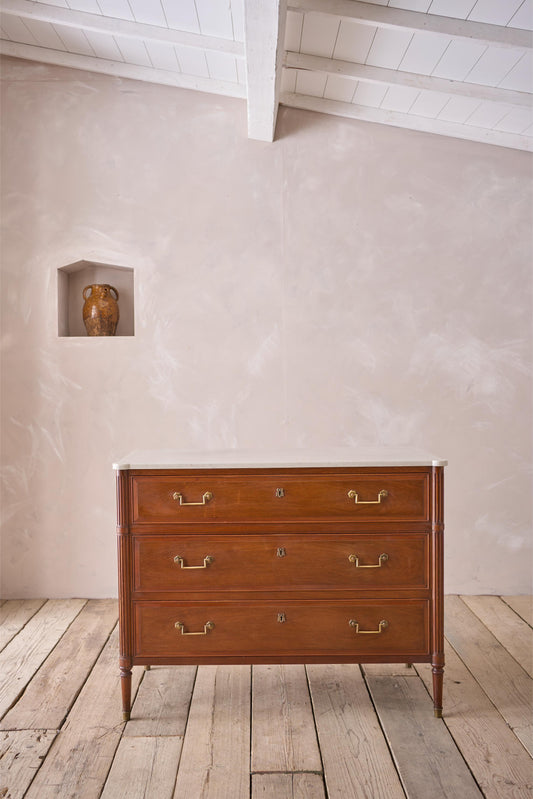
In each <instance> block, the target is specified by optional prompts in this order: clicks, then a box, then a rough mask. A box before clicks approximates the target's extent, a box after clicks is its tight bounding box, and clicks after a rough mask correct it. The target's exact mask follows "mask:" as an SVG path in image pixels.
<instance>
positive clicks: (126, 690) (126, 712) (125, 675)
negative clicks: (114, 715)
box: [120, 666, 131, 721]
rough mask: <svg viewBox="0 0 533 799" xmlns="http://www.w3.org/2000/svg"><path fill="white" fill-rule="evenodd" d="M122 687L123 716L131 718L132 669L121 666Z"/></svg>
mask: <svg viewBox="0 0 533 799" xmlns="http://www.w3.org/2000/svg"><path fill="white" fill-rule="evenodd" d="M120 688H121V690H122V718H123V720H124V721H129V720H130V712H131V669H128V668H125V667H124V666H121V667H120Z"/></svg>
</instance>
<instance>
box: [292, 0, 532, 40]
mask: <svg viewBox="0 0 533 799" xmlns="http://www.w3.org/2000/svg"><path fill="white" fill-rule="evenodd" d="M288 9H289V11H299V12H300V13H302V12H303V13H305V12H316V13H319V14H335V15H336V16H340V17H345V18H346V19H353V20H356V21H357V22H360V23H361V24H362V25H374V26H378V27H380V28H404V29H406V30H410V31H413V32H415V33H416V32H418V31H427V32H428V33H439V34H442V35H443V36H448V37H450V38H451V39H470V40H471V41H476V42H480V43H482V44H487V45H493V46H494V47H521V48H525V49H531V48H533V32H532V31H527V30H522V29H521V28H509V27H504V26H500V25H491V24H489V23H486V22H473V21H472V20H467V19H455V18H452V17H441V16H439V15H437V14H424V13H421V12H420V11H405V10H404V9H401V8H391V7H390V6H379V5H373V4H370V3H361V2H359V0H290V2H289V5H288Z"/></svg>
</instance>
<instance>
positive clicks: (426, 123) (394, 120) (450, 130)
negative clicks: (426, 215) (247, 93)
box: [280, 92, 533, 151]
mask: <svg viewBox="0 0 533 799" xmlns="http://www.w3.org/2000/svg"><path fill="white" fill-rule="evenodd" d="M280 103H281V105H285V106H289V107H290V108H301V109H304V110H307V111H318V112H319V113H322V114H332V115H333V116H339V117H347V118H349V119H358V120H361V121H363V122H376V123H378V124H382V125H392V126H393V127H397V128H408V129H411V130H417V131H423V132H426V133H436V134H438V135H440V136H451V137H452V138H455V139H467V140H469V141H477V142H483V143H484V144H496V145H498V146H500V147H510V148H512V149H515V150H528V151H532V150H533V140H532V139H531V138H528V137H527V136H522V135H520V134H517V133H505V132H503V131H499V130H490V129H485V128H477V127H474V126H473V125H463V124H460V123H457V122H446V121H444V120H442V119H431V118H429V117H422V116H417V115H415V114H405V113H401V112H398V111H385V110H384V109H382V108H369V107H367V106H362V105H355V104H353V103H343V102H339V101H337V100H325V99H324V98H323V97H310V96H308V95H303V94H291V93H289V92H285V93H282V94H281V96H280Z"/></svg>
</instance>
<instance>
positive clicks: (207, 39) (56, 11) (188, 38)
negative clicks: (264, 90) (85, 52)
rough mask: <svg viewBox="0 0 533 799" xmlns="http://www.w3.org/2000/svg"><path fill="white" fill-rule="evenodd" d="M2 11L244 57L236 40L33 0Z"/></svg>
mask: <svg viewBox="0 0 533 799" xmlns="http://www.w3.org/2000/svg"><path fill="white" fill-rule="evenodd" d="M2 12H3V13H4V14H10V15H14V16H18V17H23V18H24V19H33V20H40V21H41V22H51V23H52V24H55V25H65V26H67V27H71V28H81V29H82V30H87V31H94V32H97V33H106V34H108V35H110V36H115V35H116V36H125V37H128V38H131V39H146V40H148V41H158V42H168V43H170V44H177V45H180V46H181V47H194V48H200V49H202V50H213V51H214V52H219V53H229V54H231V55H234V56H235V57H237V58H243V57H244V45H243V43H242V42H235V41H233V40H232V39H220V38H217V37H216V36H204V35H203V34H200V33H189V32H187V31H178V30H175V29H173V28H172V29H171V28H161V27H159V26H157V25H147V24H146V23H143V22H131V21H130V20H127V19H117V18H115V17H104V16H100V15H99V14H90V13H87V12H86V11H72V10H71V9H69V8H62V7H60V6H50V5H45V4H44V3H34V2H31V0H2Z"/></svg>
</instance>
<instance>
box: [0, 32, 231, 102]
mask: <svg viewBox="0 0 533 799" xmlns="http://www.w3.org/2000/svg"><path fill="white" fill-rule="evenodd" d="M0 55H8V56H13V57H14V58H24V59H26V60H28V61H40V62H41V63H44V64H55V65H56V66H62V67H70V68H71V69H82V70H84V71H86V72H98V73H100V74H104V75H112V76H113V77H118V78H131V79H132V80H142V81H146V82H148V83H162V84H164V85H166V86H175V87H178V88H181V89H194V90H195V91H198V92H207V93H208V94H222V95H225V96H226V97H240V98H244V97H246V90H245V87H244V86H243V85H242V84H240V83H230V82H229V81H222V80H213V79H211V78H202V77H199V76H196V75H183V74H181V73H179V72H170V71H168V70H166V69H155V68H154V67H142V66H137V65H135V64H124V63H122V62H120V61H108V60H107V59H105V58H93V56H86V55H77V54H76V53H67V52H65V51H63V50H49V49H48V48H46V47H37V46H35V45H32V44H19V43H18V42H8V41H6V40H4V39H2V40H0Z"/></svg>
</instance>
